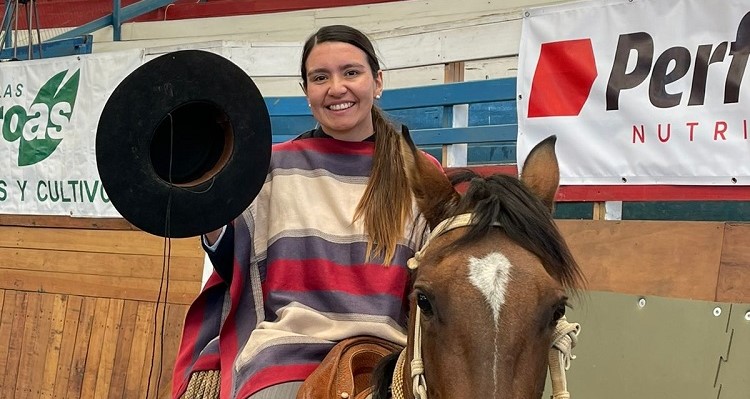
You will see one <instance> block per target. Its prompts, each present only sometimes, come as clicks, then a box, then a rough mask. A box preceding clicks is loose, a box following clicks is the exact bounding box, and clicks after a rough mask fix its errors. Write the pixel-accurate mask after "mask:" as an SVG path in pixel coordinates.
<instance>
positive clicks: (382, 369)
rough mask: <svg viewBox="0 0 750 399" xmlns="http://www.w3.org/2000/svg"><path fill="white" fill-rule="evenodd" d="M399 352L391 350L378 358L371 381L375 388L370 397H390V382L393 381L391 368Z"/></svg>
mask: <svg viewBox="0 0 750 399" xmlns="http://www.w3.org/2000/svg"><path fill="white" fill-rule="evenodd" d="M400 353H401V352H393V353H391V354H390V355H387V356H385V357H384V358H382V359H380V362H379V363H378V365H377V366H376V367H375V370H373V372H372V382H373V387H374V388H375V389H374V390H373V392H372V399H389V398H390V397H391V390H390V389H391V383H392V382H393V370H394V369H395V368H396V361H397V360H398V355H399V354H400Z"/></svg>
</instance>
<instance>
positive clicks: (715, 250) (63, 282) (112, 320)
mask: <svg viewBox="0 0 750 399" xmlns="http://www.w3.org/2000/svg"><path fill="white" fill-rule="evenodd" d="M47 219H50V218H47ZM18 220H24V223H22V225H18V223H17V221H18ZM34 220H37V219H32V221H31V222H29V220H28V219H23V218H18V217H16V218H14V217H11V216H0V308H2V313H1V314H0V397H2V398H139V399H142V398H147V397H148V398H157V397H159V398H166V397H169V393H170V388H171V386H170V384H171V372H172V367H173V363H174V359H175V355H176V350H177V345H178V344H179V339H180V334H181V331H182V323H183V319H184V316H185V312H186V310H187V306H188V304H189V303H190V302H191V301H192V299H193V298H194V297H195V295H196V294H197V293H198V291H199V289H200V280H201V269H202V263H203V253H202V250H201V248H200V245H199V241H198V239H197V238H196V239H180V240H171V256H170V258H169V259H170V262H169V280H168V281H169V286H168V289H167V286H166V284H164V285H162V271H163V270H165V271H166V269H165V264H164V259H165V258H164V257H163V254H164V251H165V248H166V244H167V243H166V242H165V240H164V239H163V238H160V237H155V236H152V235H149V234H147V233H143V232H140V231H135V230H130V229H129V225H127V224H126V223H124V222H122V221H119V222H118V221H110V222H101V221H99V222H97V223H98V225H97V226H96V228H92V227H91V226H90V224H91V222H88V224H89V226H88V228H86V226H87V222H81V221H75V220H70V219H68V220H66V221H64V223H59V224H60V226H54V224H53V226H52V227H35V226H33V225H34V224H44V223H36V222H34ZM53 220H54V218H53ZM63 224H65V225H67V226H68V227H62V225H63ZM558 224H559V226H560V228H561V230H562V231H563V234H564V236H565V237H566V239H567V240H568V243H569V245H570V246H571V249H572V250H573V252H574V255H575V256H576V258H577V260H578V261H579V263H580V264H581V266H582V268H583V270H584V272H585V274H586V277H587V279H588V287H587V288H588V289H589V290H594V291H611V292H620V293H626V294H634V295H644V296H663V297H672V298H687V299H696V300H707V301H719V302H733V303H750V224H748V223H723V222H672V221H669V222H662V221H603V220H559V221H558ZM46 225H48V226H49V225H50V223H46ZM70 226H73V227H74V228H71V227H70ZM75 227H78V228H75ZM165 282H166V280H165ZM160 287H161V289H162V292H166V291H168V295H167V298H168V300H167V304H166V308H165V307H164V303H163V296H162V300H161V301H160V303H159V306H158V308H157V298H158V296H159V291H160ZM162 327H163V335H162ZM157 386H158V389H157ZM157 392H158V396H157ZM147 393H148V395H149V396H147Z"/></svg>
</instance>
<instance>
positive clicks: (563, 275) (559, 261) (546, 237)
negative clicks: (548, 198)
mask: <svg viewBox="0 0 750 399" xmlns="http://www.w3.org/2000/svg"><path fill="white" fill-rule="evenodd" d="M449 177H450V180H451V183H452V184H453V185H454V186H456V185H459V184H462V183H468V187H467V189H466V193H465V194H464V195H463V196H462V197H461V200H460V201H459V203H458V206H457V209H456V214H461V213H467V212H473V213H474V217H473V219H472V220H473V222H474V223H473V224H472V226H471V227H470V228H469V230H468V231H467V233H466V234H465V235H463V236H462V237H461V238H459V239H458V240H457V241H455V242H454V243H453V245H452V248H453V249H455V248H457V247H460V246H463V245H465V244H467V243H470V242H473V241H475V240H477V239H479V238H482V237H484V236H485V235H486V234H488V233H489V232H490V230H491V229H492V228H493V225H497V224H500V226H502V227H501V228H502V229H503V230H504V231H505V234H507V235H508V237H510V238H511V239H512V240H513V241H515V242H516V243H518V245H520V246H521V247H523V248H524V249H526V250H527V251H529V252H531V253H533V254H534V255H536V256H537V257H538V258H539V259H540V260H541V262H542V264H543V265H544V268H545V270H547V273H549V275H550V276H552V277H553V278H555V279H556V280H557V281H559V282H560V283H562V284H563V286H564V287H566V288H580V287H581V285H582V284H583V275H582V273H581V270H580V268H579V266H578V264H577V263H576V261H575V259H573V255H572V254H571V253H570V249H569V248H568V245H567V244H566V243H565V240H564V239H563V237H562V235H561V234H560V231H559V230H558V229H557V226H556V225H555V222H554V220H553V219H552V213H551V212H550V209H549V208H548V207H547V206H545V205H544V203H542V201H541V199H539V198H537V197H536V196H535V195H534V194H533V193H531V191H529V189H528V188H527V187H526V186H525V185H524V184H523V183H522V182H521V181H520V180H518V179H516V178H515V177H511V176H506V175H501V174H494V175H491V176H487V177H482V176H481V175H479V174H477V173H476V172H474V171H472V170H469V169H458V170H456V171H454V172H453V173H451V175H450V176H449Z"/></svg>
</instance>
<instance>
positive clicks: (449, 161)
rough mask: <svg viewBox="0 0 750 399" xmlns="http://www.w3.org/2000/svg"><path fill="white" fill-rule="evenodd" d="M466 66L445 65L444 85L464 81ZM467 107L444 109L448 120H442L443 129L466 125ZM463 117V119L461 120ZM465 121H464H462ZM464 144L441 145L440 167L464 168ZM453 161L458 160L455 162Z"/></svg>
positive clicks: (461, 63) (458, 64)
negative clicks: (448, 115)
mask: <svg viewBox="0 0 750 399" xmlns="http://www.w3.org/2000/svg"><path fill="white" fill-rule="evenodd" d="M465 67H466V64H465V63H464V62H463V61H457V62H451V63H448V64H445V68H444V71H445V74H444V79H443V80H444V82H445V83H455V82H463V81H464V69H465ZM467 107H468V106H466V105H461V104H459V105H454V106H453V107H445V110H444V112H445V113H447V112H448V111H449V110H450V116H451V118H450V120H447V118H443V126H444V127H465V126H463V125H465V124H468V116H467V115H466V114H467V113H468V109H466V108H467ZM462 116H465V118H462ZM463 119H465V120H463ZM466 149H467V145H466V144H454V145H443V148H442V162H441V163H442V165H443V166H444V167H448V166H466V165H465V164H466ZM454 159H457V160H459V161H458V162H455V161H454Z"/></svg>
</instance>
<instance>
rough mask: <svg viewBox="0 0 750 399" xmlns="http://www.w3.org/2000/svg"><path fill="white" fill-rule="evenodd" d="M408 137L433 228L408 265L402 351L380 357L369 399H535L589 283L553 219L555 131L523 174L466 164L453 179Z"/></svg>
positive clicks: (418, 190) (411, 168)
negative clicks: (558, 333)
mask: <svg viewBox="0 0 750 399" xmlns="http://www.w3.org/2000/svg"><path fill="white" fill-rule="evenodd" d="M405 133H406V134H405V135H404V138H405V145H404V146H403V151H404V152H405V153H406V154H408V155H409V156H408V157H407V158H406V159H407V160H409V159H411V160H412V161H413V162H411V165H408V174H409V179H410V183H411V185H412V187H413V191H414V194H415V197H416V200H417V203H418V206H419V209H420V211H421V212H422V213H423V214H424V215H425V217H426V219H427V221H428V223H429V225H430V228H431V230H432V233H431V236H430V239H429V242H428V243H427V245H426V246H425V247H424V248H423V249H422V250H421V251H420V252H419V253H418V254H417V255H416V256H415V258H414V259H413V260H412V263H411V264H410V268H413V269H415V273H414V276H413V277H414V279H413V291H412V293H411V296H410V301H411V314H410V321H409V336H408V344H407V347H406V348H405V350H404V351H403V352H402V353H401V354H400V356H398V359H397V358H396V355H395V354H394V355H391V356H389V357H387V358H386V359H384V362H383V363H381V365H380V367H379V370H378V371H376V373H375V375H374V380H375V381H376V383H375V385H376V388H375V393H374V395H373V399H384V398H388V397H391V395H392V397H394V398H397V399H401V398H417V399H426V398H427V397H428V396H429V398H430V399H438V398H444V399H462V398H496V399H504V398H514V399H520V398H524V399H525V398H540V397H541V395H542V392H543V390H544V382H545V377H546V375H547V374H546V369H547V366H548V352H549V350H550V346H551V345H552V343H553V342H552V341H553V334H554V333H555V327H556V325H558V320H560V319H561V318H562V317H563V315H564V314H565V308H566V306H567V304H568V294H569V293H570V292H574V291H571V290H574V289H575V288H577V287H580V285H581V284H582V282H583V277H582V275H581V272H580V269H579V268H578V265H577V264H576V262H575V260H574V259H573V257H572V256H571V253H570V251H569V249H568V247H567V245H566V244H565V241H564V240H563V238H562V236H561V235H560V233H559V231H558V229H557V227H556V226H555V223H554V221H553V219H552V208H553V204H554V198H555V193H556V192H557V188H558V184H559V168H558V163H557V158H556V155H555V150H554V145H555V138H554V137H551V138H549V139H547V140H545V141H543V142H542V143H540V144H539V145H537V146H536V147H535V148H534V150H533V151H532V152H531V153H530V155H529V157H528V158H527V160H526V163H525V164H524V167H523V169H522V172H521V180H518V179H516V178H514V177H510V176H503V175H493V176H490V177H487V178H484V177H480V176H478V175H476V174H473V173H471V172H470V171H466V172H463V173H459V174H457V175H454V176H452V179H451V180H449V179H448V177H447V176H446V175H445V174H444V173H443V172H442V171H440V170H439V169H438V168H437V167H435V166H434V165H433V164H432V163H431V162H430V161H428V160H427V159H426V158H425V157H424V156H422V155H421V153H420V152H419V151H417V149H416V147H415V145H414V143H413V141H412V140H411V138H410V137H409V136H408V132H405ZM459 183H464V184H467V183H468V188H467V189H466V193H465V194H464V195H461V194H459V192H458V191H456V189H455V188H454V187H455V185H456V184H459ZM391 376H392V378H391Z"/></svg>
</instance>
